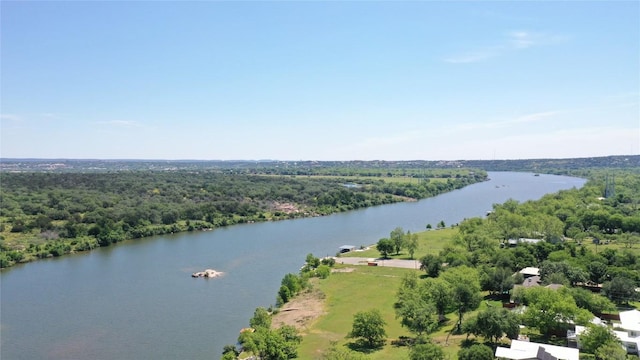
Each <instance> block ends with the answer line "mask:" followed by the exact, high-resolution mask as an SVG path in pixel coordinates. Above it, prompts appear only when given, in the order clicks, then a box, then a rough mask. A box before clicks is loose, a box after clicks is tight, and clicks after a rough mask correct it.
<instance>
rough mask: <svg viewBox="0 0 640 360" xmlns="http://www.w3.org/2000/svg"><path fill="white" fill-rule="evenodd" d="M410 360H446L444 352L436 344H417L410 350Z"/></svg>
mask: <svg viewBox="0 0 640 360" xmlns="http://www.w3.org/2000/svg"><path fill="white" fill-rule="evenodd" d="M409 359H410V360H444V359H445V357H444V351H442V348H441V347H440V346H438V345H436V344H432V343H426V344H416V345H414V346H412V347H411V350H409Z"/></svg>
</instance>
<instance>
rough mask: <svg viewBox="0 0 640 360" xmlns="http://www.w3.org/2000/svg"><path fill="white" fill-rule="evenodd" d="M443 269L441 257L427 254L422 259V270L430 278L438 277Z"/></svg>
mask: <svg viewBox="0 0 640 360" xmlns="http://www.w3.org/2000/svg"><path fill="white" fill-rule="evenodd" d="M441 269H442V260H441V259H440V257H439V256H437V255H433V254H427V255H425V256H423V257H422V259H420V270H424V271H425V272H426V273H427V275H429V276H430V277H433V278H435V277H438V275H439V274H440V270H441Z"/></svg>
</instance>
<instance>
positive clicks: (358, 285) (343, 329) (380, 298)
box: [298, 265, 416, 359]
mask: <svg viewBox="0 0 640 360" xmlns="http://www.w3.org/2000/svg"><path fill="white" fill-rule="evenodd" d="M345 268H348V267H347V266H346V265H345V266H340V265H338V266H336V269H338V270H340V269H342V270H344V269H345ZM350 269H353V271H351V272H335V273H332V274H331V276H329V277H328V278H327V279H324V280H321V281H319V282H317V283H316V284H315V286H316V287H317V288H318V289H319V290H321V291H322V292H323V293H324V294H325V300H324V312H325V315H323V316H321V317H320V318H319V319H318V320H316V321H315V322H314V323H313V324H312V325H311V326H310V328H309V330H308V331H306V332H305V333H304V334H303V336H304V337H303V340H302V343H301V344H300V347H299V349H298V358H300V359H320V358H321V356H322V352H323V351H324V350H325V349H328V348H329V346H330V344H331V342H333V341H336V342H337V343H338V345H339V346H347V345H348V344H349V343H352V342H354V339H347V338H346V336H347V334H348V333H349V332H350V331H351V327H352V324H353V316H354V314H355V313H357V312H359V311H367V310H371V309H378V310H380V312H381V313H382V315H383V317H384V320H385V321H386V323H387V326H386V328H385V330H386V332H387V337H388V339H389V340H388V341H387V343H386V345H385V346H384V347H383V348H382V349H380V350H377V351H374V352H372V353H371V354H369V356H368V357H369V358H371V359H406V358H408V349H407V348H406V347H397V346H393V345H391V340H392V339H398V338H399V337H400V336H409V335H410V333H409V332H408V331H407V330H406V329H404V328H402V327H401V325H400V321H399V320H398V319H396V318H395V312H394V310H393V303H394V302H395V301H396V292H397V291H398V288H399V287H400V281H401V280H402V277H403V275H404V274H406V273H408V272H415V271H416V270H411V269H399V268H389V267H373V266H354V267H351V268H350Z"/></svg>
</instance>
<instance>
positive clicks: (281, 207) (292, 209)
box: [271, 201, 300, 214]
mask: <svg viewBox="0 0 640 360" xmlns="http://www.w3.org/2000/svg"><path fill="white" fill-rule="evenodd" d="M271 208H272V209H274V210H277V211H282V212H283V213H285V214H293V213H298V212H300V209H298V207H297V206H296V204H292V203H281V202H277V201H274V202H273V203H272V204H271Z"/></svg>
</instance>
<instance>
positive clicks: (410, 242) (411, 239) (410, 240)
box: [407, 231, 418, 259]
mask: <svg viewBox="0 0 640 360" xmlns="http://www.w3.org/2000/svg"><path fill="white" fill-rule="evenodd" d="M417 249H418V234H412V233H411V231H407V251H409V256H410V257H411V259H413V255H414V254H415V252H416V250H417Z"/></svg>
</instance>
